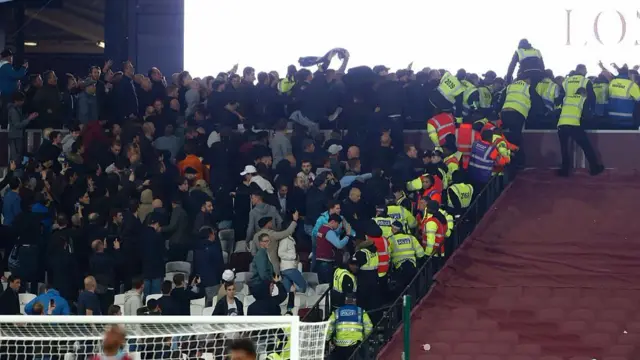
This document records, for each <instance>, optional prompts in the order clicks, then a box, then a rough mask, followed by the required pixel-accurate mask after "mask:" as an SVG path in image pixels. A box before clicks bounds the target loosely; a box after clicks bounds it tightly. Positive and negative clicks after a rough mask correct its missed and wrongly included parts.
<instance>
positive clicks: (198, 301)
mask: <svg viewBox="0 0 640 360" xmlns="http://www.w3.org/2000/svg"><path fill="white" fill-rule="evenodd" d="M205 300H206V298H204V297H201V298H199V299H193V300H191V305H200V306H202V307H204V304H205Z"/></svg>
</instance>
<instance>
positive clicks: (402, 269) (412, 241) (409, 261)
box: [389, 221, 425, 289]
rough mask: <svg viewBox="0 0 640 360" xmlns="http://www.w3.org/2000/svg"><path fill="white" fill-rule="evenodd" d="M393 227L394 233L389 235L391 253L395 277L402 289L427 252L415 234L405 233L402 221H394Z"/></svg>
mask: <svg viewBox="0 0 640 360" xmlns="http://www.w3.org/2000/svg"><path fill="white" fill-rule="evenodd" d="M391 228H392V231H393V235H391V236H390V237H389V253H390V255H391V264H392V265H393V269H394V275H393V278H394V279H395V281H396V284H397V285H399V286H400V289H403V288H404V287H405V286H407V284H409V282H410V281H411V279H413V277H414V276H415V275H416V271H417V267H418V265H419V264H420V263H421V260H422V259H424V258H425V257H424V256H425V253H424V249H422V246H421V245H420V242H418V239H416V238H415V236H413V235H407V234H405V233H404V231H403V229H404V225H403V224H402V223H400V222H399V221H394V222H393V224H392V227H391Z"/></svg>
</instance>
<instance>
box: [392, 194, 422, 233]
mask: <svg viewBox="0 0 640 360" xmlns="http://www.w3.org/2000/svg"><path fill="white" fill-rule="evenodd" d="M387 204H389V205H387V215H388V216H389V217H390V218H391V219H393V220H394V221H399V222H400V223H402V225H403V226H404V228H403V229H404V231H411V229H415V228H416V227H417V226H418V223H417V221H416V217H415V216H413V214H412V213H411V211H409V210H407V209H406V208H405V207H403V206H401V205H396V199H395V197H391V198H388V199H387Z"/></svg>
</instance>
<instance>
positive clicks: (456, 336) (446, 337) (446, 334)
mask: <svg viewBox="0 0 640 360" xmlns="http://www.w3.org/2000/svg"><path fill="white" fill-rule="evenodd" d="M433 335H435V340H436V341H442V342H446V343H451V344H455V343H456V342H459V341H461V340H462V334H461V333H460V332H459V331H455V330H441V331H436V332H435V334H433ZM471 342H472V341H471Z"/></svg>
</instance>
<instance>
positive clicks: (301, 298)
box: [293, 293, 307, 308]
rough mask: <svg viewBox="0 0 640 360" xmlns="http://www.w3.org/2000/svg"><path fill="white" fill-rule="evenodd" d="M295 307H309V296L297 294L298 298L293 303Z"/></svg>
mask: <svg viewBox="0 0 640 360" xmlns="http://www.w3.org/2000/svg"><path fill="white" fill-rule="evenodd" d="M293 306H296V307H298V308H301V307H305V306H307V295H305V294H298V293H296V298H295V299H294V301H293Z"/></svg>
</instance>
